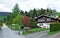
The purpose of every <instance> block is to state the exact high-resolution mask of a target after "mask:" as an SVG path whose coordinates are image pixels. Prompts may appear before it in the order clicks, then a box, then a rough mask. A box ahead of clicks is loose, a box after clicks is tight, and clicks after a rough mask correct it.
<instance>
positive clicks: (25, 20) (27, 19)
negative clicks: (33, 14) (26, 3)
mask: <svg viewBox="0 0 60 38" xmlns="http://www.w3.org/2000/svg"><path fill="white" fill-rule="evenodd" d="M22 22H23V25H24V26H27V27H28V26H29V25H30V19H29V17H28V16H24V18H23V20H22Z"/></svg>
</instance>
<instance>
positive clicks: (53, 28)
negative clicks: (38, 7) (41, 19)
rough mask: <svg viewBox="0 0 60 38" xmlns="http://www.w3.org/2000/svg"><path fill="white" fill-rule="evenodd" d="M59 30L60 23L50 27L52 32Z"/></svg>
mask: <svg viewBox="0 0 60 38" xmlns="http://www.w3.org/2000/svg"><path fill="white" fill-rule="evenodd" d="M59 30H60V23H54V24H51V25H50V32H52V31H59Z"/></svg>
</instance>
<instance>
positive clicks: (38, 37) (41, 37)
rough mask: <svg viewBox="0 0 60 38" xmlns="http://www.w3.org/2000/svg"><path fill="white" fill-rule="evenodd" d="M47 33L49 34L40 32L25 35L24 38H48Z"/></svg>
mask: <svg viewBox="0 0 60 38" xmlns="http://www.w3.org/2000/svg"><path fill="white" fill-rule="evenodd" d="M48 32H49V30H46V31H42V32H37V33H33V34H29V35H25V37H26V38H49V37H50V35H48V34H47V33H48Z"/></svg>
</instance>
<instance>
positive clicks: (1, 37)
mask: <svg viewBox="0 0 60 38" xmlns="http://www.w3.org/2000/svg"><path fill="white" fill-rule="evenodd" d="M0 38H25V37H24V36H23V35H18V34H16V33H15V32H14V31H12V30H11V29H10V28H8V27H7V26H6V25H5V24H4V25H3V27H2V30H0Z"/></svg>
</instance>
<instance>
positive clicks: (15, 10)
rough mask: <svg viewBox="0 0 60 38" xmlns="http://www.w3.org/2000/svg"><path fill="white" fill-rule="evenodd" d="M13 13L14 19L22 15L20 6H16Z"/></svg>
mask: <svg viewBox="0 0 60 38" xmlns="http://www.w3.org/2000/svg"><path fill="white" fill-rule="evenodd" d="M12 11H13V18H14V17H15V16H17V15H18V14H19V13H20V10H19V6H18V4H16V5H15V7H14V8H13V10H12Z"/></svg>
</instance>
